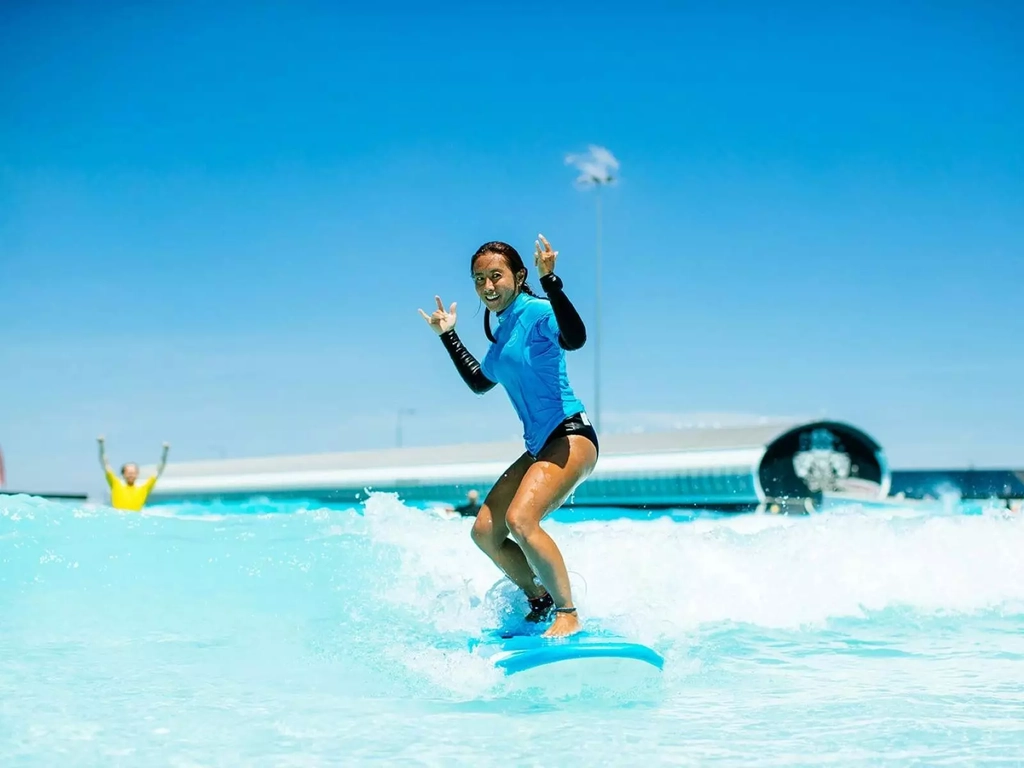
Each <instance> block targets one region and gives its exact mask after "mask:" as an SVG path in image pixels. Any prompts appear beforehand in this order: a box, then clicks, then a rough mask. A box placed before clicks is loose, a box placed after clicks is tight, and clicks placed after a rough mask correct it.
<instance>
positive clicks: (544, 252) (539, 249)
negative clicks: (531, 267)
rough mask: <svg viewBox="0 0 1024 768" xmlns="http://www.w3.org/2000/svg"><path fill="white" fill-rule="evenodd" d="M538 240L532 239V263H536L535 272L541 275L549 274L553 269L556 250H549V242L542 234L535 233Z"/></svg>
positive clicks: (556, 254)
mask: <svg viewBox="0 0 1024 768" xmlns="http://www.w3.org/2000/svg"><path fill="white" fill-rule="evenodd" d="M537 237H538V238H540V239H539V240H535V241H534V249H533V263H534V264H536V265H537V274H538V275H540V276H541V277H544V275H550V274H551V273H552V272H554V271H555V258H556V257H557V256H558V251H553V250H551V243H549V242H548V241H547V238H545V237H544V235H537Z"/></svg>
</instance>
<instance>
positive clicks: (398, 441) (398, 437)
mask: <svg viewBox="0 0 1024 768" xmlns="http://www.w3.org/2000/svg"><path fill="white" fill-rule="evenodd" d="M415 414H416V409H415V408H399V409H398V421H397V423H396V424H395V445H396V446H397V447H398V448H401V447H402V417H403V416H414V415H415Z"/></svg>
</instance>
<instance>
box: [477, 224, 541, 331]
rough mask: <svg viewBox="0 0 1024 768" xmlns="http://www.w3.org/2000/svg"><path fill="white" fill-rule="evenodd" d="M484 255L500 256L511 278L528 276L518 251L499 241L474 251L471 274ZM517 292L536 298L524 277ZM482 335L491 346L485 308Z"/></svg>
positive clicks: (489, 326)
mask: <svg viewBox="0 0 1024 768" xmlns="http://www.w3.org/2000/svg"><path fill="white" fill-rule="evenodd" d="M486 253H493V254H496V255H498V256H501V258H502V259H504V260H505V266H506V267H508V268H509V269H510V270H511V271H512V277H513V278H514V277H515V276H516V275H518V274H519V273H520V272H526V273H527V274H529V270H528V269H527V268H526V265H525V264H524V263H523V257H522V256H520V255H519V251H517V250H516V249H515V248H513V247H512V246H511V245H509V244H508V243H503V242H501V241H500V240H492V241H491V242H489V243H484V244H483V245H481V246H480V247H479V248H477V249H476V253H474V254H473V258H472V260H471V261H470V262H469V269H470V272H472V271H473V267H474V266H476V260H477V259H479V258H480V257H481V256H483V255H484V254H486ZM519 290H521V291H522V292H523V293H525V294H528V295H530V296H537V294H536V293H534V292H533V289H532V288H530V286H529V285H528V284H527V283H526V278H525V277H524V278H523V284H522V285H521V286H519ZM484 333H485V334H486V335H487V340H488V341H490V342H491V343H492V344H493V343H494V334H492V333H491V310H489V309H486V308H485V309H484Z"/></svg>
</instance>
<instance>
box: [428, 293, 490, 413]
mask: <svg viewBox="0 0 1024 768" xmlns="http://www.w3.org/2000/svg"><path fill="white" fill-rule="evenodd" d="M434 299H435V300H436V301H437V309H436V310H434V313H433V314H431V315H428V314H427V313H426V312H424V311H423V310H422V309H421V310H420V315H422V316H423V319H424V320H426V321H427V325H429V326H430V327H431V329H432V330H433V331H434V333H436V334H437V335H438V336H440V337H441V342H442V343H443V344H444V348H445V349H447V350H448V354H449V356H450V357H451V358H452V362H453V363H455V370H457V371H458V372H459V375H460V376H461V377H462V380H463V381H464V382H466V386H468V387H469V388H470V389H471V390H473V391H474V392H476V394H478V395H482V394H483V393H484V392H487V391H488V390H490V389H492V388H494V386H495V382H493V381H491V380H490V379H488V378H487V377H486V376H484V372H483V371H482V370H481V369H480V363H479V362H477V359H476V358H475V357H473V355H472V353H471V352H470V351H469V350H468V349H466V346H465V344H463V343H462V340H461V339H460V338H459V336H458V334H457V333H455V302H452V306H451V308H450V309H448V310H447V311H446V310H445V308H444V303H442V301H441V297H440V296H435V297H434Z"/></svg>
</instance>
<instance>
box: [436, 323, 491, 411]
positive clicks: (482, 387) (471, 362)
mask: <svg viewBox="0 0 1024 768" xmlns="http://www.w3.org/2000/svg"><path fill="white" fill-rule="evenodd" d="M441 341H442V342H443V343H444V348H445V349H447V350H448V354H449V355H451V358H452V362H453V363H455V369H456V370H457V371H458V372H459V375H460V376H462V380H463V381H464V382H466V385H467V386H468V387H469V388H470V389H471V390H473V391H474V392H476V393H477V394H478V395H482V394H483V393H484V392H487V391H489V390H490V389H492V388H493V387H494V386H495V383H494V382H493V381H491V380H490V379H488V378H487V377H486V376H484V372H483V371H481V370H480V363H478V362H477V361H476V358H475V357H473V355H472V354H471V353H470V351H469V350H468V349H466V346H465V344H463V343H462V340H461V339H460V338H459V337H458V334H456V333H455V329H454V328H453V329H452V330H450V331H445V332H444V333H442V334H441Z"/></svg>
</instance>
